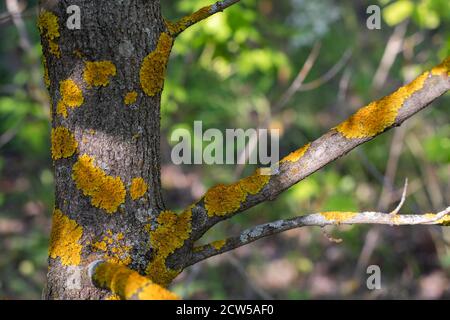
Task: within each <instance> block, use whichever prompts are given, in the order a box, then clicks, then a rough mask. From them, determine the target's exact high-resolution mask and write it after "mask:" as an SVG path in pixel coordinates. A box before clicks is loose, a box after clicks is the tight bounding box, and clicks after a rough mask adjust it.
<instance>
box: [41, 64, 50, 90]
mask: <svg viewBox="0 0 450 320" xmlns="http://www.w3.org/2000/svg"><path fill="white" fill-rule="evenodd" d="M42 67H43V68H44V84H45V86H46V87H47V89H49V88H50V76H49V74H48V66H47V59H46V58H45V57H44V56H42Z"/></svg>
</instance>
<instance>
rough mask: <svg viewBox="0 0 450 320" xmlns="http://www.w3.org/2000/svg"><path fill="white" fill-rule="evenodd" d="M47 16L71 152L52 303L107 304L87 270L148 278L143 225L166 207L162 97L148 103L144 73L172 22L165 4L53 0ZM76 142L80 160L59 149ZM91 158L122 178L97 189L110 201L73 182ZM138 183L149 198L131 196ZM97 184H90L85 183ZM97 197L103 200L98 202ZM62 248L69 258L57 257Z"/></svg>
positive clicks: (65, 167)
mask: <svg viewBox="0 0 450 320" xmlns="http://www.w3.org/2000/svg"><path fill="white" fill-rule="evenodd" d="M70 5H78V6H79V7H80V8H81V29H80V30H70V29H68V28H67V27H66V21H67V19H68V18H69V16H70V14H68V13H66V9H67V7H68V6H70ZM42 10H44V11H42ZM42 12H50V13H52V14H54V15H55V16H56V17H57V20H54V17H53V16H51V15H47V16H46V17H44V18H41V19H40V23H39V28H40V31H41V40H42V46H43V51H44V56H45V58H44V59H45V61H44V64H46V66H47V68H48V75H49V92H50V98H51V102H52V110H51V112H52V118H53V121H52V128H53V131H54V134H53V132H52V138H53V140H54V141H53V143H52V148H54V149H55V148H56V149H58V148H60V149H61V150H62V151H61V155H62V156H61V155H60V158H58V156H56V157H57V159H55V157H54V170H55V180H56V200H55V201H56V202H55V209H57V210H60V211H57V212H58V213H60V214H59V215H57V216H56V217H55V215H54V220H53V227H52V244H51V246H50V247H51V248H50V258H49V269H48V280H47V281H48V282H47V287H46V290H45V292H44V298H47V299H99V298H103V297H104V296H105V295H106V294H107V292H106V291H102V290H99V289H96V288H95V287H94V286H93V285H92V284H91V281H90V279H89V277H88V275H87V273H86V271H85V270H86V267H87V266H88V265H89V264H90V263H91V262H92V261H95V260H98V259H105V257H106V258H107V259H109V260H111V261H119V262H124V261H126V263H127V264H128V266H129V267H131V268H132V269H135V270H138V271H142V270H144V269H145V267H146V263H148V260H149V257H150V256H151V248H150V245H149V237H148V233H147V232H145V230H144V226H145V224H146V222H147V223H148V221H150V220H152V217H153V218H154V217H155V215H156V213H158V212H160V211H161V210H162V209H164V203H163V200H162V196H161V187H160V185H161V183H160V151H159V149H160V146H159V143H160V133H159V132H160V96H161V95H160V93H157V94H155V95H154V96H148V95H146V94H145V93H144V92H143V90H142V89H141V85H140V77H139V73H140V68H141V64H142V62H143V60H144V58H145V57H146V56H147V55H149V53H151V52H152V51H153V50H155V48H156V47H157V43H158V39H159V36H160V34H161V33H162V32H163V31H164V30H165V24H164V20H163V18H162V16H161V8H160V3H159V1H157V0H125V1H106V0H92V1H81V0H71V1H70V2H69V1H50V0H49V1H41V17H42ZM52 19H53V20H52ZM52 21H57V26H56V27H57V28H59V29H58V30H59V36H57V35H56V36H55V32H54V31H55V30H53V31H52V28H53V29H54V27H55V24H54V23H53V22H52ZM52 32H53V36H52ZM99 61H102V62H104V64H103V65H101V64H99V65H97V66H95V65H91V67H92V66H94V67H93V68H94V69H95V67H97V69H96V70H94V78H93V79H91V78H89V74H88V75H86V73H89V71H88V70H87V68H88V65H89V63H90V62H99ZM111 63H112V64H113V65H114V67H115V70H116V72H115V74H114V72H113V69H114V68H113V66H112V65H111ZM102 68H103V69H102ZM102 72H103V73H104V74H103V75H102ZM68 79H70V80H72V81H73V82H70V83H68V85H67V87H63V85H62V84H61V82H64V81H65V80H68ZM89 79H90V80H89ZM102 81H103V83H102V84H100V83H101V82H102ZM73 83H75V85H76V86H77V87H78V89H81V91H82V100H83V102H82V103H81V104H80V105H79V106H77V104H79V103H77V102H76V101H73V100H77V99H78V100H79V95H78V98H76V96H77V92H76V90H77V88H74V87H73V86H70V85H69V84H71V85H73ZM66 84H67V83H66ZM99 84H100V85H99ZM74 90H75V92H74ZM62 91H69V92H62ZM130 92H136V93H137V98H136V102H134V103H131V104H129V105H127V104H126V103H125V102H124V99H125V96H126V95H127V93H130ZM64 95H66V96H64ZM131 100H134V99H131ZM71 101H72V102H71ZM68 103H72V104H73V105H75V106H74V107H72V106H70V104H68ZM64 104H65V105H64ZM64 113H66V115H67V117H65V115H64ZM56 128H66V129H68V130H69V133H68V134H66V135H65V136H64V134H63V135H62V137H61V138H58V137H55V136H54V135H57V133H56V131H55V129H56ZM61 132H62V131H61ZM63 133H64V132H63ZM71 135H73V136H72V137H74V138H75V140H76V144H77V151H76V152H74V153H73V154H72V155H70V150H69V151H68V152H66V153H65V151H64V150H66V151H67V148H68V147H67V146H64V145H63V146H58V145H56V146H55V144H56V143H58V141H60V142H61V141H62V142H63V143H66V144H67V141H64V139H69V140H70V137H71ZM64 137H65V138H64ZM68 137H69V138H68ZM58 139H59V140H58ZM55 140H56V142H55ZM69 149H70V148H69ZM55 153H58V151H55ZM84 154H86V155H88V156H89V157H90V158H89V159H92V163H91V164H89V166H92V167H90V168H91V171H92V172H94V173H95V174H99V175H100V176H102V177H103V178H105V177H107V176H109V177H111V178H114V179H116V180H114V181H115V183H110V184H109V185H108V183H106V185H103V186H99V185H94V186H92V185H91V189H95V188H97V189H100V190H101V192H103V193H105V194H95V192H99V191H98V190H97V191H95V190H94V191H92V190H91V191H90V192H89V191H87V192H86V191H85V190H83V188H80V187H79V186H77V183H76V181H74V180H76V179H75V178H74V165H76V163H77V161H79V159H80V157H82V155H84ZM86 159H88V158H86ZM88 162H89V161H87V162H85V163H83V164H82V165H85V166H86V165H87V163H88ZM115 177H119V178H120V180H121V182H120V181H119V182H118V180H117V178H115ZM133 178H142V179H143V180H144V182H145V183H146V184H147V185H148V191H147V192H146V193H145V195H143V196H142V197H140V198H139V199H137V200H134V199H132V198H131V197H130V185H131V183H132V179H133ZM107 179H109V178H107ZM93 181H94V178H93V177H88V179H87V180H86V181H85V183H88V184H89V183H91V184H92V183H94V182H93ZM108 181H109V182H111V181H112V180H111V179H110V180H108ZM121 183H122V184H123V186H124V188H125V190H126V196H125V198H124V201H121V200H118V202H116V203H114V204H113V205H110V206H108V201H109V200H110V199H108V197H112V196H114V197H118V198H119V199H120V198H121V197H122V196H123V192H122V191H121V188H120V185H121ZM85 189H86V188H85ZM121 192H122V193H121ZM95 197H99V198H100V200H98V201H97V202H96V201H95ZM102 197H104V198H102ZM102 201H103V202H102ZM118 203H120V205H118V206H117V204H118ZM105 208H109V209H108V210H109V211H110V212H107V211H108V210H107V209H105ZM80 245H81V247H80ZM61 247H62V248H64V250H65V252H66V253H64V254H61V252H59V251H58V248H61ZM52 250H53V251H52ZM52 252H53V253H52ZM58 252H59V253H58ZM69 255H70V256H69Z"/></svg>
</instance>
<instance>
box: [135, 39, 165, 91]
mask: <svg viewBox="0 0 450 320" xmlns="http://www.w3.org/2000/svg"><path fill="white" fill-rule="evenodd" d="M172 45H173V38H172V37H171V36H169V35H168V34H167V33H165V32H163V33H161V35H160V36H159V40H158V44H157V46H156V49H155V50H154V51H153V52H151V53H150V54H149V55H148V56H146V57H145V58H144V61H143V62H142V66H141V69H140V71H139V77H140V82H141V87H142V90H143V91H144V93H145V94H146V95H148V96H151V97H152V96H155V95H157V94H158V93H160V92H161V91H162V89H163V87H164V77H165V73H166V67H167V62H168V61H169V56H170V51H171V50H172Z"/></svg>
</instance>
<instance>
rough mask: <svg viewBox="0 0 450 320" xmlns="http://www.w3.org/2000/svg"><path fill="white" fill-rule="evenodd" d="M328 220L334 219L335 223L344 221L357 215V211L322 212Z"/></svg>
mask: <svg viewBox="0 0 450 320" xmlns="http://www.w3.org/2000/svg"><path fill="white" fill-rule="evenodd" d="M320 214H321V215H322V216H323V217H324V218H325V219H326V220H328V221H334V222H335V223H340V222H344V221H346V220H349V219H351V218H353V217H355V216H356V215H357V214H358V213H356V212H341V211H328V212H322V213H320Z"/></svg>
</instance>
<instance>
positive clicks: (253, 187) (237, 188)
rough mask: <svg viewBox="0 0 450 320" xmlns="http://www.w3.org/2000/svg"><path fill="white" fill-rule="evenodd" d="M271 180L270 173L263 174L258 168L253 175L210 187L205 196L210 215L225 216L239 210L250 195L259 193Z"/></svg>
mask: <svg viewBox="0 0 450 320" xmlns="http://www.w3.org/2000/svg"><path fill="white" fill-rule="evenodd" d="M269 181H270V175H263V174H261V169H258V170H256V171H255V173H253V175H251V176H248V177H246V178H243V179H241V180H239V181H238V182H236V183H233V184H230V185H225V184H218V185H216V186H214V187H212V188H211V189H209V190H208V191H207V192H206V194H205V197H204V202H205V208H206V210H207V211H208V215H209V216H210V217H212V216H225V215H227V214H230V213H233V212H235V211H236V210H238V209H239V208H240V206H241V203H242V202H243V201H244V200H245V199H246V198H247V196H248V195H255V194H257V193H259V192H260V191H261V190H262V189H263V188H264V187H265V186H266V185H267V184H268V183H269Z"/></svg>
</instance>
